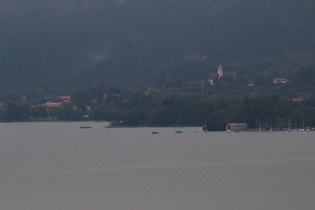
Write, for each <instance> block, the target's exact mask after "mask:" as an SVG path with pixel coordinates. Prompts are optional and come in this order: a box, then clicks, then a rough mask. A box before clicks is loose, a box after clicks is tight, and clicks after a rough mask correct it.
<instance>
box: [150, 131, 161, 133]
mask: <svg viewBox="0 0 315 210" xmlns="http://www.w3.org/2000/svg"><path fill="white" fill-rule="evenodd" d="M151 133H152V134H159V132H158V131H152V132H151Z"/></svg>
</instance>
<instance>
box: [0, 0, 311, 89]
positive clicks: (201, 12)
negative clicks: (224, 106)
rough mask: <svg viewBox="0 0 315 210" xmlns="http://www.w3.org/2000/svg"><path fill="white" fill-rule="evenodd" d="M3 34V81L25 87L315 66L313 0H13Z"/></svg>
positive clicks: (1, 16)
mask: <svg viewBox="0 0 315 210" xmlns="http://www.w3.org/2000/svg"><path fill="white" fill-rule="evenodd" d="M0 38H1V43H0V74H1V76H0V81H1V82H0V88H1V89H16V90H20V91H25V92H27V91H34V89H41V90H42V91H44V92H47V93H66V92H67V91H69V90H70V89H71V88H73V87H83V86H93V87H99V88H108V87H128V88H135V87H138V86H139V85H142V86H148V85H155V86H164V85H166V84H167V83H170V82H174V81H179V80H181V81H194V80H206V79H207V76H208V74H209V73H210V72H213V71H215V68H216V66H217V65H218V64H222V65H223V66H224V68H225V69H227V70H231V71H236V72H237V73H238V75H239V76H241V77H243V78H244V79H245V80H246V81H255V79H256V80H257V78H258V79H259V78H261V77H264V76H265V77H266V75H267V76H269V77H271V78H272V77H286V78H289V79H290V80H292V81H293V84H296V85H299V84H300V85H301V80H303V76H304V77H306V78H310V76H308V75H303V76H301V75H300V74H299V72H300V71H301V70H303V69H304V70H305V68H308V70H307V71H308V74H310V75H314V74H315V73H314V68H312V65H314V58H315V2H314V1H311V0H300V1H296V0H287V1H281V0H265V1H261V0H251V1H245V0H198V1H191V0H66V1H65V0H29V1H25V0H10V1H8V0H7V1H1V2H0ZM307 71H306V70H305V72H307ZM296 78H300V80H299V81H296V83H294V79H296ZM258 81H259V80H258ZM260 81H262V80H260ZM308 82H309V83H310V84H311V83H312V82H313V80H309V81H308ZM302 85H303V84H302Z"/></svg>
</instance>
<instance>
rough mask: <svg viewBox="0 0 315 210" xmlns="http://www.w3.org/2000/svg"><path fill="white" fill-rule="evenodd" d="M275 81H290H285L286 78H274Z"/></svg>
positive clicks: (286, 80)
mask: <svg viewBox="0 0 315 210" xmlns="http://www.w3.org/2000/svg"><path fill="white" fill-rule="evenodd" d="M273 81H278V82H280V81H282V82H289V81H290V80H288V79H285V78H274V79H273Z"/></svg>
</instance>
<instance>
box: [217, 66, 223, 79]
mask: <svg viewBox="0 0 315 210" xmlns="http://www.w3.org/2000/svg"><path fill="white" fill-rule="evenodd" d="M217 69H218V75H219V76H218V78H220V77H222V76H223V68H222V65H218V68H217Z"/></svg>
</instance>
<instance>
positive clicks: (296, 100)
mask: <svg viewBox="0 0 315 210" xmlns="http://www.w3.org/2000/svg"><path fill="white" fill-rule="evenodd" d="M304 99H305V98H290V99H289V100H290V101H292V102H302V101H303V100H304Z"/></svg>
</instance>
